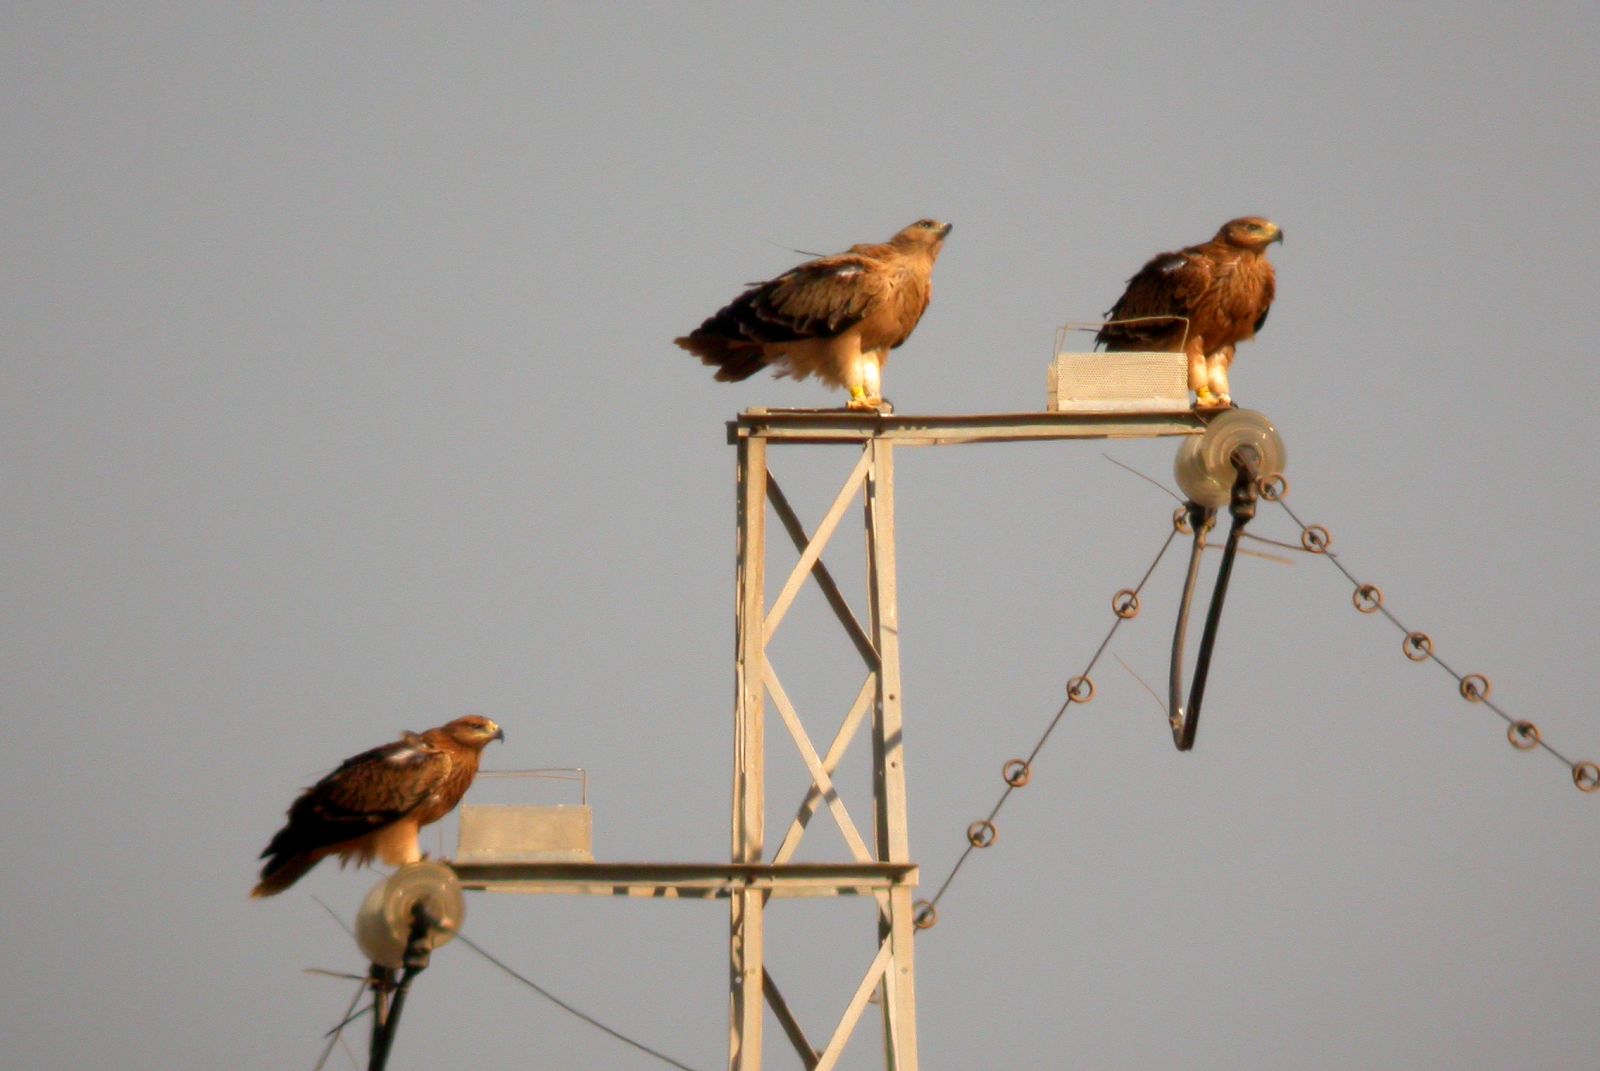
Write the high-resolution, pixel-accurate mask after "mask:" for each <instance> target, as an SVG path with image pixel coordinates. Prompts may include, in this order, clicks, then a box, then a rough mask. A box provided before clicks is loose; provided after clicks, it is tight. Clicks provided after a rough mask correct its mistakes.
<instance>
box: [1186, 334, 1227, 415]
mask: <svg viewBox="0 0 1600 1071" xmlns="http://www.w3.org/2000/svg"><path fill="white" fill-rule="evenodd" d="M1184 349H1185V350H1186V351H1187V352H1188V355H1189V389H1190V390H1192V391H1194V404H1195V405H1197V406H1203V407H1211V406H1216V405H1217V404H1219V403H1218V401H1217V396H1216V395H1215V394H1214V393H1212V390H1211V375H1210V369H1209V368H1208V367H1207V365H1206V343H1205V339H1203V338H1198V337H1191V338H1190V339H1189V341H1188V343H1187V344H1186V345H1185V346H1184Z"/></svg>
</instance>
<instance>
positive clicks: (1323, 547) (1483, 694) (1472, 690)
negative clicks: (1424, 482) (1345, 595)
mask: <svg viewBox="0 0 1600 1071" xmlns="http://www.w3.org/2000/svg"><path fill="white" fill-rule="evenodd" d="M1273 501H1276V502H1277V503H1278V505H1280V506H1282V507H1283V511H1284V513H1286V514H1288V516H1289V519H1290V520H1292V521H1293V522H1294V523H1295V524H1296V525H1297V526H1298V527H1299V529H1300V532H1301V535H1302V537H1303V540H1304V543H1305V547H1306V549H1310V548H1311V547H1313V546H1316V547H1318V548H1320V549H1317V550H1314V551H1313V553H1315V554H1318V555H1319V556H1321V557H1324V558H1327V559H1328V561H1330V562H1332V563H1333V567H1334V568H1335V569H1337V570H1339V572H1340V573H1342V574H1343V575H1344V578H1345V579H1346V580H1348V581H1349V582H1350V584H1351V586H1352V587H1354V588H1355V592H1356V596H1357V597H1358V599H1359V598H1360V597H1362V596H1368V597H1369V602H1368V604H1367V608H1366V609H1364V612H1367V613H1370V612H1371V611H1372V610H1374V609H1375V610H1377V611H1378V612H1379V613H1381V614H1382V615H1383V616H1384V617H1385V618H1387V619H1388V621H1389V623H1390V624H1392V625H1393V626H1394V627H1395V628H1397V629H1399V630H1400V632H1401V633H1402V634H1403V635H1404V636H1405V637H1406V638H1407V641H1408V642H1409V641H1410V639H1411V637H1414V636H1421V637H1422V639H1423V640H1424V641H1426V647H1425V648H1419V649H1421V650H1424V651H1425V653H1424V654H1423V656H1422V657H1421V658H1419V659H1417V660H1418V661H1430V662H1434V663H1436V664H1437V665H1438V666H1439V668H1440V669H1442V670H1444V671H1445V672H1446V673H1448V674H1449V675H1450V676H1451V677H1454V678H1455V681H1456V687H1457V689H1458V690H1459V691H1460V693H1461V695H1462V697H1463V698H1465V699H1468V700H1470V701H1472V702H1475V703H1481V704H1482V705H1484V706H1486V707H1488V708H1489V709H1490V710H1492V711H1494V712H1495V713H1496V714H1498V715H1499V716H1500V717H1501V718H1502V719H1504V721H1505V722H1506V724H1507V725H1508V726H1509V730H1508V734H1507V735H1508V737H1509V738H1511V739H1512V742H1513V744H1516V742H1517V740H1518V739H1521V740H1531V741H1532V745H1534V746H1538V747H1540V748H1542V749H1544V750H1545V751H1546V752H1548V753H1549V754H1550V755H1552V756H1553V757H1554V758H1555V759H1557V760H1558V761H1559V762H1560V763H1561V764H1562V765H1563V766H1566V767H1567V768H1568V769H1569V770H1570V771H1571V772H1572V777H1573V781H1574V783H1575V784H1577V786H1578V788H1579V789H1581V790H1583V791H1585V792H1592V791H1594V790H1595V787H1596V786H1597V782H1600V768H1597V767H1596V765H1595V764H1594V763H1592V762H1574V761H1573V760H1571V759H1569V758H1567V756H1566V755H1564V754H1562V753H1561V752H1560V751H1557V750H1556V749H1555V748H1554V747H1553V746H1551V745H1550V744H1549V743H1548V742H1547V741H1546V740H1545V739H1544V737H1543V736H1542V735H1541V734H1540V733H1539V731H1538V729H1537V727H1535V726H1534V725H1533V724H1532V723H1531V722H1526V721H1521V720H1519V719H1517V718H1514V717H1513V716H1512V715H1510V714H1508V713H1507V712H1506V711H1505V710H1504V709H1502V708H1501V707H1500V705H1499V704H1498V703H1496V702H1495V701H1494V700H1492V699H1490V698H1489V694H1488V680H1487V678H1483V677H1482V676H1481V675H1479V674H1463V673H1461V672H1459V671H1457V670H1456V669H1455V668H1454V667H1452V666H1451V665H1449V664H1448V663H1447V662H1445V661H1444V660H1443V659H1442V658H1440V657H1439V655H1438V654H1437V652H1435V651H1434V649H1433V643H1432V641H1431V640H1428V639H1427V637H1426V635H1425V634H1423V633H1419V632H1415V631H1413V630H1412V629H1410V628H1408V627H1407V626H1406V625H1405V623H1404V622H1402V621H1401V620H1400V619H1399V618H1398V617H1396V616H1395V614H1394V612H1393V611H1391V610H1390V609H1389V608H1388V607H1387V606H1385V605H1384V602H1383V594H1382V592H1381V591H1379V590H1378V588H1377V587H1376V585H1372V584H1364V583H1362V582H1361V581H1360V580H1358V579H1357V578H1356V576H1355V574H1354V573H1352V572H1351V571H1350V570H1349V569H1347V568H1345V565H1344V562H1342V561H1340V560H1339V556H1338V555H1337V554H1335V553H1333V551H1332V550H1331V549H1330V548H1329V547H1328V545H1327V544H1328V542H1329V538H1330V537H1328V535H1327V530H1326V529H1319V528H1318V526H1315V525H1308V524H1306V522H1305V521H1303V520H1301V519H1300V516H1299V514H1297V513H1295V511H1294V510H1293V509H1292V508H1291V507H1290V505H1289V503H1287V502H1285V501H1284V500H1283V496H1282V495H1281V494H1280V495H1277V496H1274V498H1273ZM1319 531H1320V532H1321V535H1320V536H1318V535H1317V534H1316V533H1317V532H1319ZM1371 593H1375V594H1376V598H1370V595H1371ZM1357 608H1358V609H1363V606H1362V603H1360V602H1357ZM1408 653H1409V652H1408ZM1474 678H1476V681H1475V680H1474ZM1479 681H1481V682H1482V683H1481V687H1480V686H1479V684H1478V682H1479ZM1517 746H1519V748H1521V749H1523V750H1526V746H1524V745H1517Z"/></svg>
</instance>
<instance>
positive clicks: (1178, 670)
mask: <svg viewBox="0 0 1600 1071" xmlns="http://www.w3.org/2000/svg"><path fill="white" fill-rule="evenodd" d="M1188 509H1189V530H1190V531H1191V532H1192V533H1193V534H1194V546H1193V547H1192V548H1191V549H1190V551H1189V573H1188V575H1187V576H1186V577H1185V578H1184V581H1183V599H1182V601H1181V602H1180V603H1179V604H1178V623H1177V625H1176V626H1175V627H1174V628H1173V630H1172V668H1171V671H1170V672H1169V673H1168V675H1167V721H1168V723H1169V724H1170V725H1171V726H1172V742H1173V743H1174V744H1177V746H1178V747H1179V749H1180V750H1187V749H1185V748H1184V747H1183V744H1182V743H1181V739H1182V733H1183V723H1184V714H1183V646H1184V640H1185V638H1186V636H1187V633H1188V631H1189V608H1190V606H1191V605H1192V604H1193V603H1194V587H1195V583H1196V582H1197V581H1198V580H1199V579H1200V559H1201V558H1202V557H1203V556H1204V554H1205V549H1206V532H1207V531H1208V530H1209V529H1210V528H1211V522H1212V519H1213V518H1214V517H1215V516H1216V510H1213V509H1207V508H1206V507H1204V506H1197V505H1195V504H1194V503H1193V502H1190V503H1189V504H1188Z"/></svg>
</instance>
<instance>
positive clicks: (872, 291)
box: [674, 219, 951, 410]
mask: <svg viewBox="0 0 1600 1071" xmlns="http://www.w3.org/2000/svg"><path fill="white" fill-rule="evenodd" d="M950 229H951V227H950V224H948V223H941V222H939V221H938V220H936V219H919V220H917V221H916V222H915V223H913V224H911V226H909V227H907V228H905V229H904V230H902V231H901V232H900V233H898V234H896V235H895V236H894V237H893V238H890V239H889V240H888V241H887V242H884V243H883V244H881V245H853V246H851V247H850V248H849V249H848V250H846V251H845V252H843V253H835V254H833V255H831V256H826V257H818V258H817V259H816V260H809V261H807V262H806V263H804V264H801V265H799V266H798V267H794V268H790V269H789V270H788V271H786V272H784V273H783V274H782V275H780V276H778V277H777V278H776V279H771V280H768V281H767V282H764V283H754V284H751V286H750V288H749V289H748V290H746V291H745V292H744V293H742V294H740V295H739V296H738V297H736V298H734V299H733V300H732V301H731V302H729V303H728V304H727V305H725V306H724V307H723V308H722V309H720V310H719V311H718V312H717V314H716V315H715V316H712V317H710V318H708V319H707V320H706V321H705V322H704V323H702V324H701V325H700V326H699V327H697V328H695V329H694V330H693V331H692V332H690V333H689V334H687V335H685V336H683V337H682V338H679V339H674V341H675V342H676V343H677V344H678V345H679V346H681V347H683V348H684V349H686V350H688V351H689V352H690V353H692V354H694V355H695V356H697V357H699V358H700V360H701V361H702V362H704V363H705V364H708V365H713V366H715V367H716V369H717V375H716V378H717V379H719V380H722V381H724V382H735V381H737V380H741V379H748V378H749V377H750V376H752V375H754V374H755V373H756V372H757V371H759V370H760V369H762V368H765V367H767V366H768V365H771V366H773V368H774V370H775V371H776V373H777V374H778V375H779V376H793V377H794V378H795V379H805V378H806V377H807V376H816V377H817V378H818V379H820V380H822V381H823V382H824V383H826V384H828V385H829V386H832V387H843V388H845V389H846V390H848V391H849V392H850V401H849V403H848V404H849V408H851V409H873V410H878V409H883V408H885V404H884V401H883V388H882V382H883V376H882V369H883V365H884V363H885V362H886V361H888V359H889V351H890V350H892V349H894V348H895V347H897V346H899V345H900V344H901V343H903V342H904V341H905V340H906V339H908V338H910V337H911V332H912V331H913V330H915V329H916V326H917V321H918V320H920V319H922V313H923V312H924V310H926V309H927V307H928V299H929V298H930V297H932V296H933V282H932V278H933V263H934V261H936V260H937V259H939V251H940V250H941V249H942V248H943V247H944V240H945V238H946V236H948V235H949V233H950Z"/></svg>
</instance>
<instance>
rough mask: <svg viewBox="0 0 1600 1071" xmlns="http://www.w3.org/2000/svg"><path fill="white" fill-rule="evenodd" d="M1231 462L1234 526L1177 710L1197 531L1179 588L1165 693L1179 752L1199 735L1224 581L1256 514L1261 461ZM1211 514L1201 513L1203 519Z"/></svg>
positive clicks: (1245, 457) (1242, 452)
mask: <svg viewBox="0 0 1600 1071" xmlns="http://www.w3.org/2000/svg"><path fill="white" fill-rule="evenodd" d="M1230 460H1231V461H1232V463H1233V467H1234V478H1233V491H1232V495H1231V497H1230V499H1229V502H1228V512H1229V514H1231V515H1232V517H1233V524H1232V525H1231V526H1230V527H1229V529H1228V539H1227V542H1226V543H1225V544H1224V545H1223V549H1222V564H1221V565H1219V566H1218V567H1217V583H1216V587H1215V588H1213V589H1212V592H1211V605H1210V607H1209V608H1208V609H1207V611H1206V624H1205V628H1204V629H1203V630H1202V631H1201V634H1200V650H1199V651H1198V652H1197V654H1196V655H1195V665H1194V678H1193V679H1192V680H1191V681H1190V683H1189V704H1188V706H1187V707H1185V706H1181V705H1180V703H1181V700H1182V696H1183V639H1184V632H1185V631H1186V630H1187V628H1188V623H1189V609H1190V604H1191V602H1192V601H1193V599H1194V584H1195V578H1196V576H1197V575H1198V573H1199V571H1200V554H1201V551H1203V550H1204V549H1205V544H1204V541H1203V539H1202V538H1201V536H1200V534H1199V529H1198V528H1196V535H1195V544H1194V552H1193V554H1192V555H1191V557H1190V559H1189V576H1188V579H1187V581H1186V582H1185V583H1184V587H1183V602H1182V604H1181V606H1180V607H1179V609H1178V624H1177V627H1176V629H1175V630H1174V633H1173V638H1172V671H1171V675H1170V677H1169V681H1170V684H1169V689H1168V707H1169V710H1168V720H1169V721H1170V722H1171V723H1172V742H1173V743H1174V744H1176V745H1177V747H1178V750H1179V751H1189V750H1191V749H1192V748H1193V747H1194V738H1195V734H1196V733H1197V732H1199V731H1200V704H1201V702H1202V701H1203V700H1204V699H1205V694H1206V681H1207V679H1208V678H1209V677H1210V676H1211V655H1212V653H1213V651H1214V649H1215V647H1216V642H1217V628H1218V626H1219V625H1220V624H1221V622H1222V606H1223V602H1224V601H1225V600H1226V599H1227V597H1228V581H1229V579H1230V578H1231V577H1232V576H1233V560H1234V558H1235V557H1236V556H1237V555H1238V553H1239V539H1240V537H1241V536H1243V535H1244V526H1245V525H1247V524H1249V523H1250V520H1251V518H1253V517H1254V516H1255V515H1256V469H1257V468H1258V467H1259V464H1260V461H1259V458H1258V456H1257V454H1256V451H1255V450H1254V449H1252V448H1249V447H1244V448H1241V449H1239V450H1238V451H1236V452H1235V453H1234V455H1233V457H1232V458H1230ZM1200 510H1201V507H1199V506H1197V505H1195V504H1194V503H1193V502H1191V503H1189V523H1190V524H1195V523H1196V519H1197V514H1198V513H1199V511H1200ZM1214 515H1215V511H1214V510H1207V511H1205V520H1206V521H1207V522H1209V521H1210V518H1211V517H1212V516H1214Z"/></svg>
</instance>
